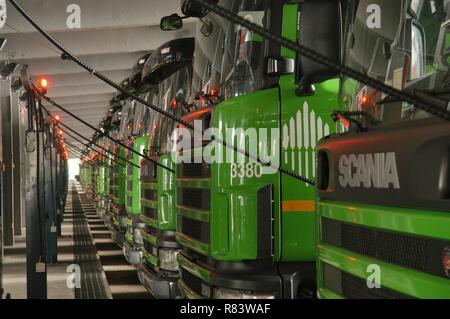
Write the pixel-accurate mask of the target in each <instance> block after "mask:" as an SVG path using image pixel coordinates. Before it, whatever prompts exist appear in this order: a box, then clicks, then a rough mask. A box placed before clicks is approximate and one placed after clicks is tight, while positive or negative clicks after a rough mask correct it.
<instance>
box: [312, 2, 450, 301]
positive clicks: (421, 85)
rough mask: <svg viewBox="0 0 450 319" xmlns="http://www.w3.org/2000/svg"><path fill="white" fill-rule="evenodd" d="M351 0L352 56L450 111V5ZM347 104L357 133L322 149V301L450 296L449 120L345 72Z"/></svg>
mask: <svg viewBox="0 0 450 319" xmlns="http://www.w3.org/2000/svg"><path fill="white" fill-rule="evenodd" d="M343 3H344V4H345V5H344V6H343V8H344V10H343V14H344V16H343V19H342V18H340V19H341V20H342V21H345V24H344V32H343V34H344V35H345V37H344V38H343V41H342V45H341V46H342V51H343V56H342V63H343V64H344V65H346V66H348V67H350V68H353V69H356V70H359V71H362V72H364V73H365V74H367V75H368V76H369V77H372V78H375V79H378V80H380V81H382V82H384V83H386V84H388V85H391V86H393V87H395V88H397V89H399V90H402V91H404V92H408V93H410V94H413V95H415V96H416V98H419V99H420V100H422V101H424V102H428V103H432V104H434V105H437V106H440V107H442V110H447V111H449V109H448V103H449V101H450V94H449V90H448V83H449V81H448V74H449V64H450V62H449V61H450V60H449V56H450V54H449V52H450V23H449V21H450V20H449V19H450V4H449V2H448V1H439V0H436V1H435V0H423V1H382V0H374V1H372V0H360V1H344V2H343ZM313 6H314V5H311V7H313ZM367 8H372V11H370V10H367ZM316 9H318V8H317V7H316ZM373 10H375V11H373ZM376 11H379V12H380V13H381V18H382V19H385V20H382V21H389V23H381V24H380V25H379V27H378V28H373V23H377V21H376V16H373V14H374V13H376ZM338 16H339V13H338V12H335V13H334V16H333V15H331V16H330V17H328V18H329V19H334V20H335V19H337V18H336V17H338ZM322 18H323V17H322ZM374 18H375V20H373V19H374ZM367 21H369V22H370V23H369V24H368V22H367ZM339 49H340V48H339V46H336V48H335V50H339ZM340 104H341V105H342V108H343V109H346V110H349V111H350V112H352V113H348V114H350V115H351V116H347V117H346V116H345V115H346V114H345V113H342V114H340V118H341V119H342V121H343V122H347V126H349V132H346V133H343V134H337V135H334V136H332V137H330V138H327V139H324V140H322V142H320V144H319V146H318V180H317V188H318V191H317V196H318V201H317V229H318V238H317V241H318V263H317V271H318V272H317V275H318V277H317V278H318V280H317V281H318V293H319V297H321V298H449V297H450V232H449V229H450V216H449V213H450V174H449V172H450V170H449V163H450V162H449V160H450V152H449V150H450V123H449V122H448V121H445V120H441V119H439V118H437V117H435V116H432V115H430V114H428V113H426V112H424V111H422V110H420V109H418V108H417V107H415V106H414V105H411V104H408V103H405V102H403V101H400V100H398V99H395V98H392V97H390V96H385V95H384V94H382V93H380V92H378V91H376V90H374V89H372V88H370V87H367V86H365V85H364V84H362V83H360V82H358V81H355V80H354V79H351V78H347V77H343V79H342V83H341V89H340ZM355 115H357V116H355Z"/></svg>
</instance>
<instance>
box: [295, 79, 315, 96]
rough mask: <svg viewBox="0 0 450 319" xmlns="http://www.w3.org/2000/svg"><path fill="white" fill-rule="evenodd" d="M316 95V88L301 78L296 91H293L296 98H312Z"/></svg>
mask: <svg viewBox="0 0 450 319" xmlns="http://www.w3.org/2000/svg"><path fill="white" fill-rule="evenodd" d="M315 93H316V88H315V86H314V84H311V83H310V82H309V81H307V80H306V79H305V78H302V79H301V80H300V82H299V84H298V88H297V90H295V94H296V95H297V96H312V95H314V94H315Z"/></svg>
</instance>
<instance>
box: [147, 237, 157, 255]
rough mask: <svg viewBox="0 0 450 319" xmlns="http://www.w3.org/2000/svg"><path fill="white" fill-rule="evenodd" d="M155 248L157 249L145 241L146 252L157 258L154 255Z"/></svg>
mask: <svg viewBox="0 0 450 319" xmlns="http://www.w3.org/2000/svg"><path fill="white" fill-rule="evenodd" d="M154 248H155V246H153V245H152V244H151V243H149V242H148V240H144V249H145V251H146V252H147V253H148V254H150V255H152V256H155V257H157V256H156V255H155V254H154V253H153V249H154Z"/></svg>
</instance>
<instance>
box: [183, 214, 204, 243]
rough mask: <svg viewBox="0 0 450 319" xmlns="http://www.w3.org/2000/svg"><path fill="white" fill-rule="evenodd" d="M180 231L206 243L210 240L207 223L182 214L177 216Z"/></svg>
mask: <svg viewBox="0 0 450 319" xmlns="http://www.w3.org/2000/svg"><path fill="white" fill-rule="evenodd" d="M178 221H179V225H180V231H181V232H182V233H183V234H184V235H186V236H188V237H191V238H192V239H195V240H198V241H201V242H203V243H205V244H208V243H209V241H210V231H209V224H208V223H205V222H202V221H199V220H195V219H191V218H188V217H184V216H179V217H178Z"/></svg>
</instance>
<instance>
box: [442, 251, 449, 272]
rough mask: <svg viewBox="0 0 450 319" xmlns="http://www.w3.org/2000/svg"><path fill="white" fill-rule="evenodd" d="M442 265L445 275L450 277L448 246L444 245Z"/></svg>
mask: <svg viewBox="0 0 450 319" xmlns="http://www.w3.org/2000/svg"><path fill="white" fill-rule="evenodd" d="M442 266H443V267H444V271H445V275H446V276H447V277H450V246H445V247H444V250H443V252H442Z"/></svg>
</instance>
